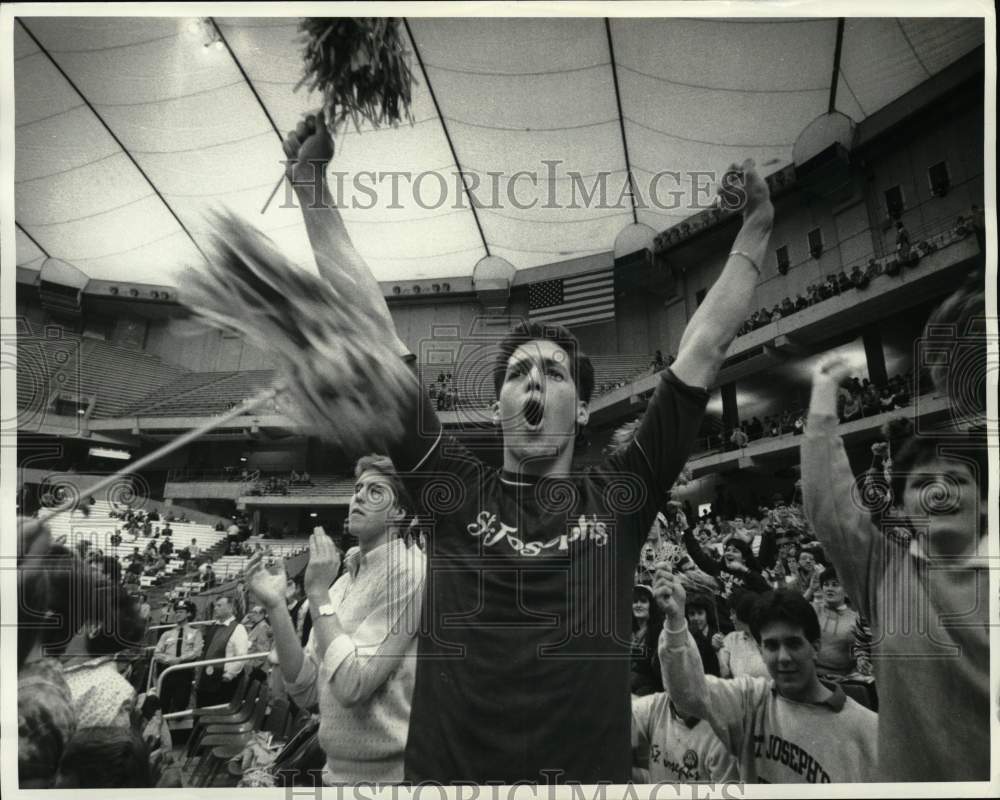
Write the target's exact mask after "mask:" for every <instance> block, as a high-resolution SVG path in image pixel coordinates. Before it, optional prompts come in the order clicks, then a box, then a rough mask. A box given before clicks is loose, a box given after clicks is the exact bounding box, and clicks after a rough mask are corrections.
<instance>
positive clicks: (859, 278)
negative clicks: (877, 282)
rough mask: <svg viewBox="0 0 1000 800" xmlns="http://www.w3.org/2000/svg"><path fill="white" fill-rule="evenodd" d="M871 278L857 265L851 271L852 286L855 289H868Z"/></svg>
mask: <svg viewBox="0 0 1000 800" xmlns="http://www.w3.org/2000/svg"><path fill="white" fill-rule="evenodd" d="M870 281H871V278H870V277H869V275H868V273H867V272H862V271H861V267H860V266H857V265H855V267H854V269H852V270H851V285H852V286H853V287H854V288H855V289H867V288H868V284H869V283H870Z"/></svg>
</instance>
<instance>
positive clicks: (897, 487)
mask: <svg viewBox="0 0 1000 800" xmlns="http://www.w3.org/2000/svg"><path fill="white" fill-rule="evenodd" d="M984 358H985V355H984ZM850 373H851V370H850V369H849V368H848V366H847V365H846V363H845V362H844V361H843V359H841V358H840V357H837V356H833V357H830V358H828V359H826V360H825V361H823V362H822V363H820V364H819V366H818V367H817V368H816V372H815V373H814V375H813V387H812V399H811V402H810V408H809V424H808V426H807V428H806V433H805V436H804V438H803V441H802V484H803V497H804V499H805V508H806V514H807V516H808V518H809V521H810V523H811V524H812V526H813V529H814V530H815V532H816V536H817V537H818V539H819V540H820V542H822V544H823V547H824V548H825V550H826V552H827V553H828V554H829V557H830V559H831V561H832V562H833V564H834V565H835V566H836V568H837V572H838V574H839V575H840V579H841V581H842V582H843V584H844V588H845V589H846V591H847V594H848V596H849V597H850V598H851V601H852V602H853V603H854V604H855V605H856V606H857V609H858V612H859V613H860V614H861V615H862V616H863V617H864V618H865V619H866V620H869V621H870V623H871V628H872V633H873V636H874V639H873V641H874V644H873V648H872V650H873V652H872V663H873V665H874V668H875V680H876V683H877V685H878V689H879V695H880V696H879V708H880V713H879V732H878V766H879V777H880V779H881V780H885V781H985V780H988V779H989V777H990V736H989V731H990V707H991V704H990V686H989V677H990V649H989V648H990V617H989V599H990V597H991V593H990V588H989V565H988V563H987V543H986V534H987V530H988V528H987V525H986V494H987V488H988V481H987V480H986V478H987V475H988V469H987V447H986V438H985V433H976V432H970V433H968V434H965V433H961V432H956V433H954V434H951V435H949V437H948V438H947V439H945V438H942V437H940V436H936V435H915V436H913V437H912V438H911V439H910V440H909V441H908V442H907V443H906V444H905V445H904V446H903V448H902V449H901V450H900V451H899V452H898V453H896V454H894V456H895V457H894V467H893V473H892V496H893V498H894V499H895V502H896V503H898V505H899V506H900V511H901V513H900V514H899V515H898V516H896V517H895V518H894V519H893V520H892V521H891V522H890V521H889V520H886V522H885V527H883V528H882V529H881V530H880V529H879V528H878V527H876V526H875V525H874V524H873V523H872V519H871V515H870V512H869V510H868V509H866V508H864V507H863V506H862V504H861V503H860V502H858V500H857V494H856V492H857V483H856V480H855V474H854V471H853V470H852V469H851V464H850V462H849V461H848V458H847V453H846V451H845V450H844V443H843V440H842V439H841V438H840V435H839V434H838V433H837V416H836V404H837V391H838V388H839V387H840V385H841V384H842V383H843V382H844V381H845V380H846V379H847V378H848V377H849V376H850ZM983 385H984V386H985V384H983ZM890 525H891V526H892V527H895V526H904V525H905V526H906V528H907V529H908V530H907V534H908V535H904V536H897V535H891V534H890V531H889V528H890Z"/></svg>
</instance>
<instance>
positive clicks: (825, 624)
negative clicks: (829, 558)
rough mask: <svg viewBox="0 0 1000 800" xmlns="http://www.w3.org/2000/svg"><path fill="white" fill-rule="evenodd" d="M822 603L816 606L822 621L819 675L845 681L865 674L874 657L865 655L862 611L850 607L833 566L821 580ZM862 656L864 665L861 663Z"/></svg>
mask: <svg viewBox="0 0 1000 800" xmlns="http://www.w3.org/2000/svg"><path fill="white" fill-rule="evenodd" d="M819 587H820V591H819V594H818V599H819V602H817V603H815V607H816V616H817V618H818V619H819V627H820V633H821V637H820V646H819V653H818V654H817V656H816V672H817V674H819V675H820V677H825V678H829V679H830V680H842V679H844V678H846V677H848V676H850V675H857V674H863V671H864V670H865V669H866V666H865V664H868V663H870V654H869V653H865V652H864V647H863V645H860V643H859V640H863V638H864V637H863V635H862V634H861V630H862V627H863V623H862V622H861V620H860V618H859V615H858V612H857V611H855V610H854V609H853V608H850V607H849V606H848V605H847V600H846V598H845V597H844V588H843V587H842V586H841V585H840V578H839V576H838V575H837V571H836V570H835V569H833V568H832V567H830V568H829V569H826V570H824V571H823V574H822V575H821V576H820V579H819ZM859 656H861V658H862V659H863V663H860V664H859V661H860V660H861V659H859Z"/></svg>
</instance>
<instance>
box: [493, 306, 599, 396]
mask: <svg viewBox="0 0 1000 800" xmlns="http://www.w3.org/2000/svg"><path fill="white" fill-rule="evenodd" d="M535 341H546V342H553V343H555V344H557V345H559V346H560V347H561V348H562V349H563V350H565V351H566V355H568V356H569V374H570V375H571V376H572V378H573V382H574V383H575V384H576V396H577V398H579V399H580V400H583V401H584V402H585V403H589V402H590V397H591V395H592V394H593V393H594V365H593V364H592V363H591V362H590V358H588V357H587V356H586V355H585V354H584V352H583V350H581V348H580V341H579V340H578V339H577V338H576V336H574V335H573V334H572V333H570V331H569V329H568V328H565V327H563V326H562V325H555V324H548V325H543V324H541V323H539V322H519V323H518V324H517V325H515V326H514V327H513V328H511V329H510V332H509V333H508V334H507V335H506V336H505V337H504V339H503V341H502V342H500V350H499V351H498V352H497V358H496V362H495V364H494V367H493V388H494V390H495V391H496V396H497V397H500V388H501V387H502V386H503V381H504V377H505V376H506V375H507V362H508V361H509V360H510V357H511V356H512V355H514V351H515V350H517V348H518V347H521V346H522V345H525V344H528V343H529V342H535Z"/></svg>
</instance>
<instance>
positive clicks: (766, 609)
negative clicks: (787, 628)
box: [750, 589, 820, 644]
mask: <svg viewBox="0 0 1000 800" xmlns="http://www.w3.org/2000/svg"><path fill="white" fill-rule="evenodd" d="M772 622H787V623H788V624H789V625H791V626H793V627H796V628H801V629H802V635H803V636H805V638H806V640H807V641H809V642H818V641H819V639H820V629H819V619H818V618H817V617H816V609H814V608H813V607H812V603H810V602H809V601H808V600H806V599H805V598H804V597H803V596H802V595H800V594H799V593H798V592H793V591H789V590H787V589H778V590H776V591H773V592H768V593H767V594H765V595H762V596H761V598H760V599H759V600H758V601H757V604H756V609H755V611H754V614H753V618H752V619H751V620H750V633H751V635H752V636H753V638H754V639H755V640H756V641H757V643H758V644H760V632H761V629H762V628H764V627H766V626H767V625H770V624H771V623H772Z"/></svg>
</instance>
